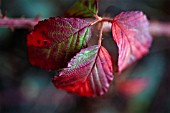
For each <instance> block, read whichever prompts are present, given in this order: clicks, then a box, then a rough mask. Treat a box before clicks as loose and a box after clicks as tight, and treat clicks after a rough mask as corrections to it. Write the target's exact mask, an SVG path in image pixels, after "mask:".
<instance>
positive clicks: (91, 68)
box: [53, 45, 113, 96]
mask: <svg viewBox="0 0 170 113" xmlns="http://www.w3.org/2000/svg"><path fill="white" fill-rule="evenodd" d="M112 79H113V74H112V62H111V58H110V55H109V53H108V52H107V50H106V49H105V48H104V47H102V46H101V47H100V48H99V47H98V46H97V45H94V46H90V47H88V48H85V49H82V50H81V51H80V52H79V53H78V54H77V55H76V56H75V57H74V58H72V59H71V61H70V62H69V63H68V67H67V68H64V69H63V70H62V71H61V72H60V73H59V76H54V78H53V83H54V85H55V86H56V87H57V88H59V89H64V90H67V91H69V92H72V93H75V94H79V95H81V96H96V95H103V94H104V93H105V92H106V91H107V90H108V88H109V83H110V82H111V81H112Z"/></svg>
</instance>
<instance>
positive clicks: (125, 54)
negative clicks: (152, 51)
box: [112, 11, 152, 72]
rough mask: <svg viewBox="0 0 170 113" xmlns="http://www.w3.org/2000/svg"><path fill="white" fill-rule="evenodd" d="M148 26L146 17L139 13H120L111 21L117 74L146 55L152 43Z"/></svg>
mask: <svg viewBox="0 0 170 113" xmlns="http://www.w3.org/2000/svg"><path fill="white" fill-rule="evenodd" d="M148 26H149V22H148V20H147V18H146V16H145V15H144V14H143V13H142V12H139V11H130V12H122V13H120V14H119V15H117V16H116V17H115V18H114V19H113V22H112V35H113V39H114V41H115V42H116V43H117V45H118V49H119V50H118V52H119V57H118V68H119V69H118V71H119V72H121V71H122V70H123V69H125V68H126V67H127V66H129V65H130V64H132V63H133V62H134V61H136V60H138V59H140V58H141V57H142V56H143V55H145V54H146V53H148V49H149V47H150V45H151V42H152V37H151V35H150V33H149V30H148Z"/></svg>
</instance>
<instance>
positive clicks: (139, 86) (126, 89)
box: [116, 78, 148, 97]
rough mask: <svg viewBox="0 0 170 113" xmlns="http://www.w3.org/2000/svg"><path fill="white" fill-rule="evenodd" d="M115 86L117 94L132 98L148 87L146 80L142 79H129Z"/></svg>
mask: <svg viewBox="0 0 170 113" xmlns="http://www.w3.org/2000/svg"><path fill="white" fill-rule="evenodd" d="M116 86H117V91H118V92H119V93H121V94H123V95H125V96H127V97H132V96H135V95H137V94H139V93H141V92H142V91H143V90H144V89H145V88H146V87H147V86H148V80H147V79H144V78H135V79H129V80H125V81H122V82H120V83H119V84H117V85H116Z"/></svg>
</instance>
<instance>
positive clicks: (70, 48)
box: [27, 17, 91, 70]
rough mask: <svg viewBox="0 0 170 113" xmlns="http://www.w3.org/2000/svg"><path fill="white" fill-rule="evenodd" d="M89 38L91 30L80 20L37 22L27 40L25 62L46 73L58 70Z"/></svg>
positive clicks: (66, 19)
mask: <svg viewBox="0 0 170 113" xmlns="http://www.w3.org/2000/svg"><path fill="white" fill-rule="evenodd" d="M90 37H91V27H89V23H88V22H87V21H85V20H83V19H78V18H59V17H56V18H50V19H47V20H44V21H40V22H39V23H38V25H36V26H35V28H34V30H33V31H32V32H31V33H30V34H29V35H28V36H27V48H28V57H29V61H30V63H31V64H32V65H34V66H38V67H41V68H43V69H47V70H53V69H59V68H62V67H64V66H66V65H67V62H68V61H70V59H71V58H72V57H73V56H74V55H75V54H76V53H77V52H79V51H80V50H81V48H82V47H83V46H86V43H87V41H88V40H89V38H90Z"/></svg>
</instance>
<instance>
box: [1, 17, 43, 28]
mask: <svg viewBox="0 0 170 113" xmlns="http://www.w3.org/2000/svg"><path fill="white" fill-rule="evenodd" d="M39 20H40V19H39V18H34V19H25V18H15V19H13V18H7V17H4V18H0V27H8V28H11V29H14V28H25V29H33V28H34V26H35V25H36V24H37V23H38V21H39Z"/></svg>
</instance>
